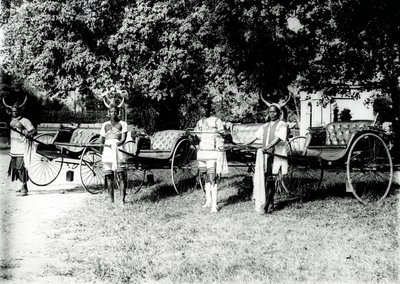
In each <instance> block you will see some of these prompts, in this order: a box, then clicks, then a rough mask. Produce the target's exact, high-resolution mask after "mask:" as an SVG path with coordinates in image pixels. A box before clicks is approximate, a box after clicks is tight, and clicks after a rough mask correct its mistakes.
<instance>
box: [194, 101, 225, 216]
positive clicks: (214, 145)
mask: <svg viewBox="0 0 400 284" xmlns="http://www.w3.org/2000/svg"><path fill="white" fill-rule="evenodd" d="M205 110H206V111H205V115H204V118H202V119H200V120H199V121H198V122H197V124H196V127H195V129H194V131H195V132H199V134H198V136H199V138H200V144H199V151H198V152H197V160H198V161H199V167H200V168H206V170H207V175H206V183H205V192H206V203H205V204H204V205H203V207H211V212H217V211H218V207H217V192H218V189H217V178H218V177H219V176H220V175H221V174H222V173H226V172H227V171H228V164H227V162H226V153H225V151H224V150H223V146H224V139H223V137H222V136H221V134H222V133H223V132H224V124H223V122H222V120H221V119H219V118H217V117H215V116H213V115H212V106H211V100H210V99H209V100H208V101H207V105H206V106H205Z"/></svg>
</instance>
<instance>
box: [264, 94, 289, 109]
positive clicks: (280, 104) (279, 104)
mask: <svg viewBox="0 0 400 284" xmlns="http://www.w3.org/2000/svg"><path fill="white" fill-rule="evenodd" d="M259 94H260V98H261V100H262V101H263V102H264V103H265V104H266V105H267V107H270V106H271V105H277V106H279V108H282V107H283V106H285V105H286V104H287V103H288V102H289V100H290V93H289V95H288V96H287V98H286V100H284V101H283V100H280V101H279V103H271V102H269V101H267V100H266V99H264V98H263V96H262V93H261V91H260V92H259Z"/></svg>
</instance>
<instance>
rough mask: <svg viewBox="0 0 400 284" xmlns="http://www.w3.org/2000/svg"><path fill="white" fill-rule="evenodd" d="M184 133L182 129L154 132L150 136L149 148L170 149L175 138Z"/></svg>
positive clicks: (173, 144) (175, 140) (173, 145)
mask: <svg viewBox="0 0 400 284" xmlns="http://www.w3.org/2000/svg"><path fill="white" fill-rule="evenodd" d="M184 134H185V131H184V130H163V131H158V132H155V133H154V134H153V136H152V137H151V150H163V151H172V150H173V147H175V144H176V142H177V140H178V139H179V138H180V137H182V136H183V135H184Z"/></svg>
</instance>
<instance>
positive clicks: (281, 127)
mask: <svg viewBox="0 0 400 284" xmlns="http://www.w3.org/2000/svg"><path fill="white" fill-rule="evenodd" d="M280 115H281V109H280V106H279V105H278V104H271V105H270V106H269V108H268V114H267V116H269V118H270V121H269V122H267V123H265V124H264V125H263V126H262V127H261V128H260V129H259V130H258V131H257V132H256V137H257V139H259V140H260V141H262V149H259V150H258V151H257V156H256V166H255V173H254V189H253V197H254V199H255V210H256V211H257V212H258V213H260V214H263V213H270V212H271V211H272V207H273V205H274V195H275V177H276V175H277V174H278V173H279V171H281V172H282V175H285V174H287V169H288V163H287V159H285V158H282V156H286V155H287V153H286V151H287V149H286V139H287V124H286V123H285V122H283V121H281V120H279V117H280ZM274 154H276V155H274Z"/></svg>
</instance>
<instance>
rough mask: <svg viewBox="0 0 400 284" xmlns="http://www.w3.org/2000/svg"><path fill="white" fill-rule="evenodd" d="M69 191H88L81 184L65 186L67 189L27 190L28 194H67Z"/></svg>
mask: <svg viewBox="0 0 400 284" xmlns="http://www.w3.org/2000/svg"><path fill="white" fill-rule="evenodd" d="M69 193H88V192H87V191H86V190H85V189H84V188H82V187H81V186H76V187H74V188H67V189H32V190H29V194H31V195H36V194H38V195H41V194H43V195H45V194H69Z"/></svg>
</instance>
